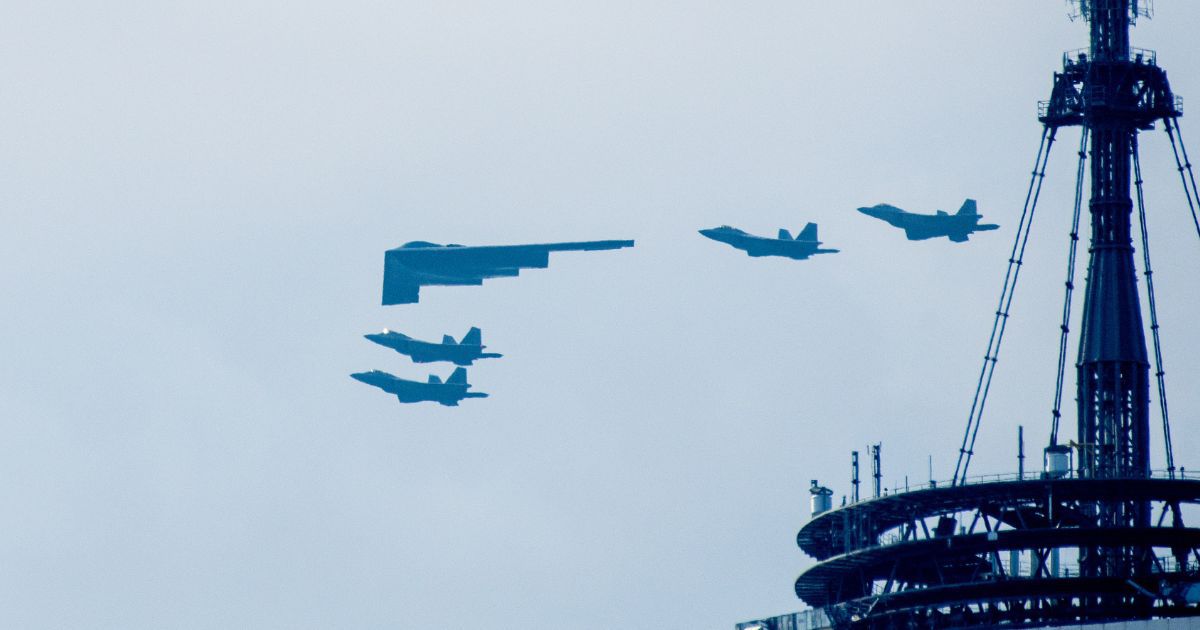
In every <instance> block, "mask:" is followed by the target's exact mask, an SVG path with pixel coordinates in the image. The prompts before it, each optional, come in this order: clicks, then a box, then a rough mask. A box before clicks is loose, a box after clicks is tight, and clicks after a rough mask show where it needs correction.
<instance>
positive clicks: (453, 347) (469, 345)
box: [363, 328, 504, 365]
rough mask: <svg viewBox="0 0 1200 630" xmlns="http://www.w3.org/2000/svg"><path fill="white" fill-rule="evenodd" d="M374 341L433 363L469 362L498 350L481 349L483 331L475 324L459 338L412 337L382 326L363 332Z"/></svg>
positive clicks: (491, 356) (422, 361) (447, 336)
mask: <svg viewBox="0 0 1200 630" xmlns="http://www.w3.org/2000/svg"><path fill="white" fill-rule="evenodd" d="M363 336H364V337H366V338H367V339H369V340H371V341H374V342H375V343H377V344H379V345H381V346H385V347H388V348H391V349H392V350H395V351H396V352H399V353H400V354H403V355H407V356H409V357H410V358H412V360H413V362H414V363H433V362H434V361H449V362H451V363H453V364H455V365H471V364H472V363H474V362H475V360H476V359H495V358H499V357H501V356H504V355H501V354H497V353H495V352H484V351H483V349H484V348H486V347H487V346H485V345H483V333H482V332H481V331H480V330H479V329H478V328H471V330H469V331H467V334H466V335H464V336H463V338H462V341H458V342H456V341H454V337H451V336H450V335H443V336H442V342H441V343H433V342H430V341H421V340H419V339H413V338H412V337H409V336H408V335H405V334H404V333H398V332H396V331H394V330H388V329H386V328H384V329H383V332H381V333H373V334H370V335H363Z"/></svg>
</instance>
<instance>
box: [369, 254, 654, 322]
mask: <svg viewBox="0 0 1200 630" xmlns="http://www.w3.org/2000/svg"><path fill="white" fill-rule="evenodd" d="M622 247H633V241H582V242H577V243H545V244H539V245H485V246H479V247H464V246H462V245H438V244H436V243H429V242H426V241H413V242H411V243H406V244H404V245H402V246H400V247H397V248H396V249H389V250H387V252H385V253H384V257H383V304H384V305H385V306H387V305H390V304H416V303H417V301H418V300H419V299H420V294H419V291H420V288H421V287H423V286H427V285H457V284H470V285H477V284H483V281H484V279H485V278H497V277H501V276H515V275H517V274H519V273H520V271H521V269H524V268H534V269H545V268H546V267H547V266H549V264H550V252H563V251H595V250H602V249H620V248H622Z"/></svg>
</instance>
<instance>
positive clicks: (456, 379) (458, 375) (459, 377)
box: [431, 368, 467, 385]
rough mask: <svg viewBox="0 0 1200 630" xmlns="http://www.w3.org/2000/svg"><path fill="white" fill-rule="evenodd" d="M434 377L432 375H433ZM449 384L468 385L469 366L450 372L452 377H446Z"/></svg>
mask: <svg viewBox="0 0 1200 630" xmlns="http://www.w3.org/2000/svg"><path fill="white" fill-rule="evenodd" d="M431 378H432V377H431ZM446 384H447V385H466V384H467V368H458V369H456V370H454V372H453V373H452V374H450V378H447V379H446Z"/></svg>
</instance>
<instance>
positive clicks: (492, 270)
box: [350, 199, 1000, 406]
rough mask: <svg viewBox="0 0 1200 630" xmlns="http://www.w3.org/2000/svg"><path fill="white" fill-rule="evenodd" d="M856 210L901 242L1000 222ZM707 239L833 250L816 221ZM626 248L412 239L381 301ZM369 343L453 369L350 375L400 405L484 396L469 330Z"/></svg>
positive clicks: (798, 250) (384, 336) (784, 253)
mask: <svg viewBox="0 0 1200 630" xmlns="http://www.w3.org/2000/svg"><path fill="white" fill-rule="evenodd" d="M858 211H859V212H861V213H863V214H865V215H867V216H871V217H875V218H877V219H882V220H884V221H887V222H888V223H890V224H891V225H894V226H896V227H899V228H903V229H904V233H905V235H906V236H907V237H908V238H909V240H914V241H915V240H924V239H930V238H937V237H942V236H944V237H946V238H948V239H950V240H951V241H954V242H964V241H966V240H967V239H968V237H969V236H970V235H971V234H972V233H974V232H979V231H985V230H995V229H998V228H999V227H1000V226H998V225H992V224H980V223H979V220H980V218H981V217H980V215H979V211H978V209H977V208H976V204H975V200H974V199H967V200H966V201H965V202H964V203H963V205H962V207H961V208H960V209H959V210H958V212H957V213H955V214H949V213H946V212H943V211H941V210H938V211H937V213H936V214H932V215H928V214H917V213H912V212H906V211H904V210H901V209H900V208H897V207H895V206H892V205H888V204H879V205H875V206H871V207H865V208H859V209H858ZM700 234H702V235H703V236H705V237H707V238H710V239H712V240H714V241H717V242H720V243H725V244H727V245H729V246H731V247H734V248H736V249H740V250H742V251H744V252H746V254H747V255H748V256H753V257H762V256H779V257H783V258H790V259H793V260H806V259H808V258H809V257H811V256H814V255H816V254H834V253H837V252H838V251H839V250H836V249H823V248H821V244H822V243H821V241H819V240H817V224H816V223H809V224H807V225H805V226H804V229H803V230H801V231H800V233H799V234H797V235H796V236H795V237H792V235H791V234H790V233H789V232H788V231H787V230H786V229H780V230H779V233H778V236H777V237H776V238H769V237H765V236H756V235H754V234H749V233H747V232H745V231H743V230H739V229H738V228H735V227H730V226H728V225H723V226H721V227H717V228H710V229H706V230H700ZM625 247H633V241H632V240H610V241H577V242H565V243H541V244H530V245H484V246H474V247H467V246H463V245H454V244H451V245H438V244H436V243H430V242H427V241H413V242H410V243H406V244H404V245H402V246H400V247H397V248H396V249H389V250H387V252H385V253H384V267H383V304H384V305H391V304H415V303H417V302H418V301H419V299H420V289H421V287H423V286H429V285H479V284H483V281H484V280H485V279H487V278H497V277H504V276H516V275H518V274H519V273H520V271H521V269H531V268H532V269H544V268H545V267H547V266H549V264H550V252H561V251H598V250H609V249H621V248H625ZM364 336H365V337H366V338H367V339H369V340H370V341H373V342H375V343H377V344H379V345H381V346H385V347H388V348H391V349H393V350H395V351H396V352H399V353H400V354H403V355H406V356H408V357H410V358H411V359H412V360H413V362H414V363H432V362H435V361H445V362H449V363H453V364H455V365H458V366H460V367H458V368H456V369H455V370H454V372H453V373H452V374H451V375H450V376H449V377H448V378H447V379H446V380H445V382H443V381H442V380H441V379H440V378H438V377H437V376H435V375H432V374H431V375H429V380H428V381H426V382H420V381H410V380H406V379H403V378H399V377H396V376H393V375H391V374H388V373H387V372H381V371H379V370H372V371H370V372H357V373H354V374H351V375H350V376H351V377H353V378H354V379H355V380H358V381H361V382H363V383H366V384H368V385H373V386H375V387H378V388H380V389H382V390H384V391H386V392H388V393H390V394H394V395H395V396H396V398H397V399H399V400H400V402H402V403H413V402H423V401H432V402H437V403H439V404H442V405H447V406H457V405H458V403H459V402H460V401H462V400H463V399H466V398H486V397H487V394H484V393H479V392H470V391H468V390H469V389H470V387H471V385H470V384H469V383H467V371H466V369H465V367H461V366H468V365H473V364H474V363H475V361H477V360H479V359H491V358H498V357H500V356H501V355H500V354H496V353H494V352H484V351H483V350H484V348H485V347H486V346H484V345H483V333H482V331H480V330H479V328H474V327H473V328H471V329H470V330H469V331H467V334H466V335H464V336H463V338H462V340H461V341H455V340H454V337H451V336H450V335H443V336H442V341H441V343H434V342H431V341H421V340H419V339H413V338H412V337H409V336H408V335H405V334H403V333H399V332H395V331H391V330H388V329H386V328H385V329H384V330H383V332H381V333H375V334H369V335H364Z"/></svg>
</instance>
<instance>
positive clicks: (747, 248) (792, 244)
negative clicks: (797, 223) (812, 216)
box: [700, 223, 839, 260]
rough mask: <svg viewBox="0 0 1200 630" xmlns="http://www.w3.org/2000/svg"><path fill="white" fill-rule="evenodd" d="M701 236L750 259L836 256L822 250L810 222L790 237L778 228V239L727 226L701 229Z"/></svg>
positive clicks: (832, 252) (785, 231) (832, 250)
mask: <svg viewBox="0 0 1200 630" xmlns="http://www.w3.org/2000/svg"><path fill="white" fill-rule="evenodd" d="M700 233H701V234H703V235H704V236H707V237H708V238H711V239H712V240H714V241H717V242H720V243H725V244H727V245H731V246H733V247H736V248H737V249H740V250H742V251H744V252H746V254H747V255H749V256H755V257H758V256H782V257H784V258H791V259H793V260H804V259H806V258H808V257H809V256H812V255H813V254H836V253H837V252H838V251H839V250H836V249H821V241H818V240H817V224H816V223H809V224H808V225H806V226H804V229H803V230H800V233H799V234H797V235H796V238H792V235H791V234H789V233H788V231H787V230H784V229H780V230H779V237H778V238H767V237H765V236H755V235H753V234H747V233H746V232H743V231H742V230H739V229H737V228H735V227H729V226H728V225H722V226H721V227H717V228H709V229H707V230H700Z"/></svg>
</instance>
